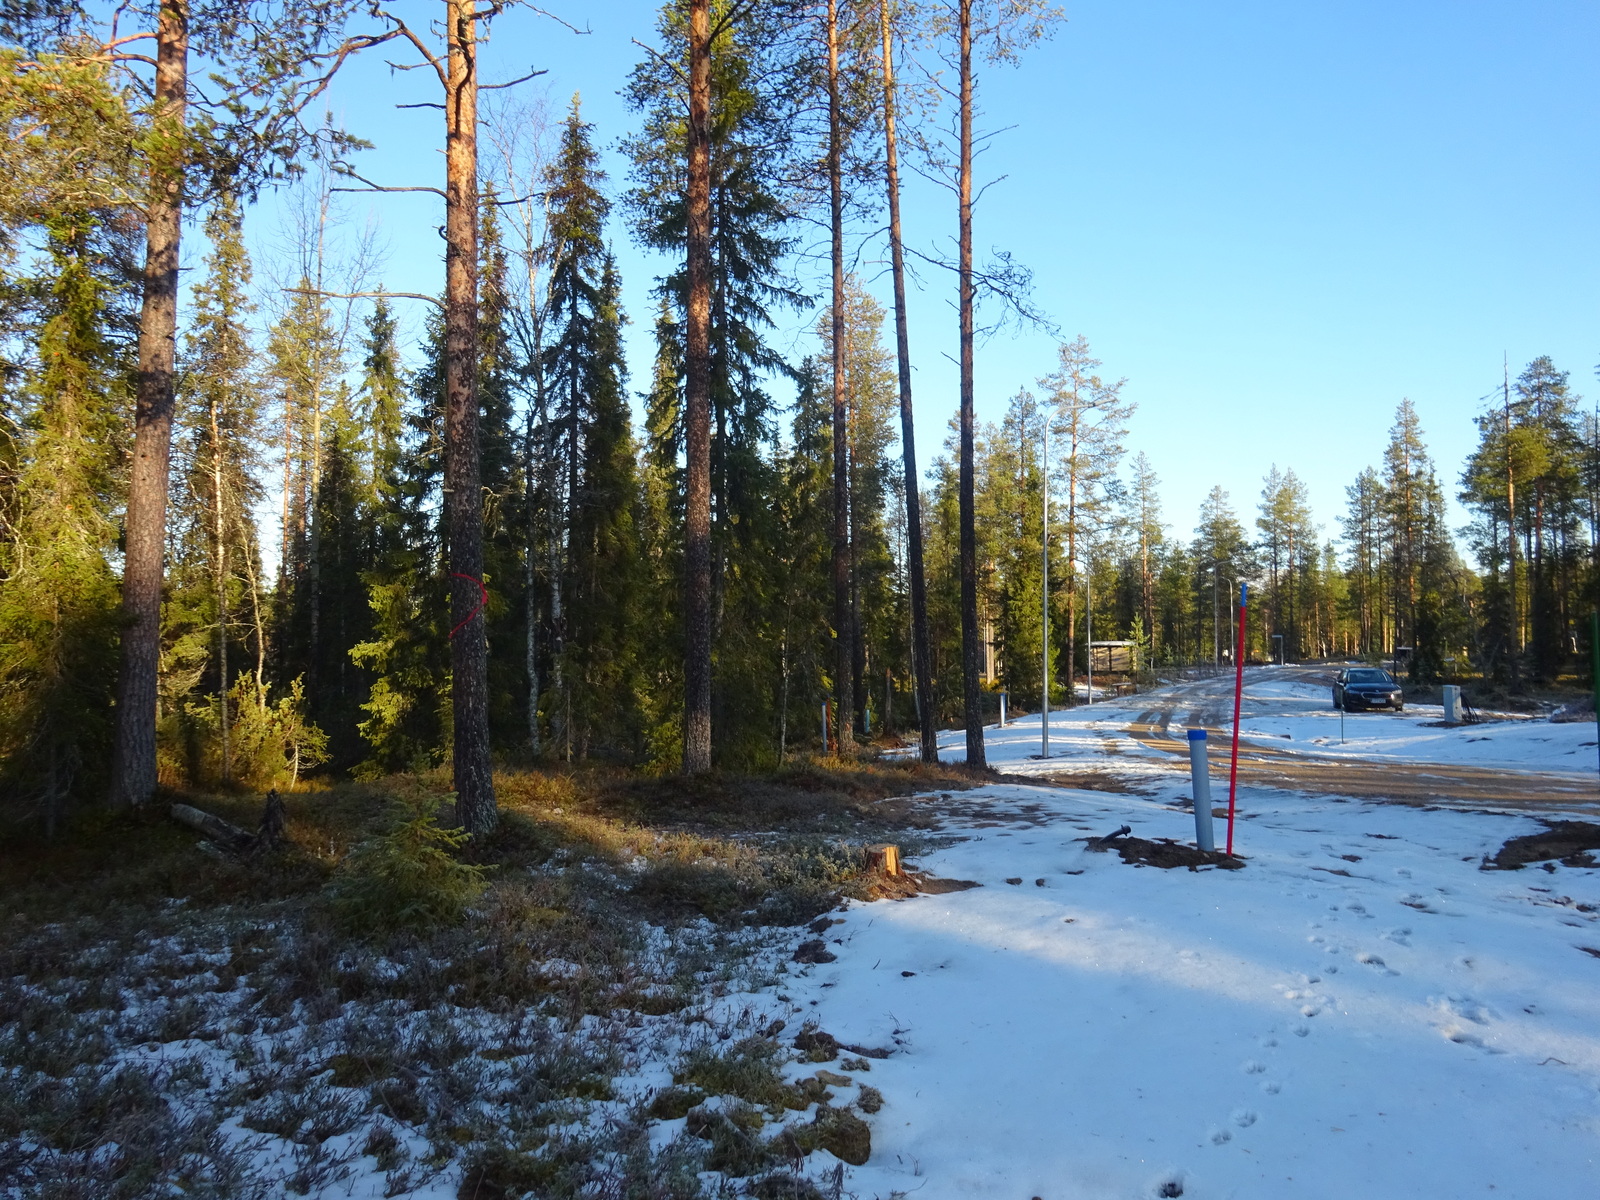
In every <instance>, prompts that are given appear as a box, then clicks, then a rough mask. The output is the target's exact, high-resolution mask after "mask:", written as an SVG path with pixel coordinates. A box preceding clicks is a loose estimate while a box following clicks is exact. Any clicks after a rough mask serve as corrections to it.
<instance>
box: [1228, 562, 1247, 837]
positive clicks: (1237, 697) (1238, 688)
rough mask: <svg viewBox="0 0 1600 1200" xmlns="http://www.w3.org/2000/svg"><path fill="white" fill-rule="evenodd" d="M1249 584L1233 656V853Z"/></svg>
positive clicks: (1243, 594) (1230, 771)
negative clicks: (1245, 617)
mask: <svg viewBox="0 0 1600 1200" xmlns="http://www.w3.org/2000/svg"><path fill="white" fill-rule="evenodd" d="M1249 599H1250V585H1249V584H1248V583H1241V584H1240V585H1239V640H1238V643H1237V645H1238V652H1237V653H1236V654H1234V656H1233V660H1234V661H1233V753H1232V755H1231V756H1230V758H1229V761H1228V854H1229V856H1230V857H1231V856H1232V855H1233V808H1234V801H1235V799H1236V798H1237V797H1238V794H1239V707H1240V704H1241V703H1242V702H1243V700H1244V614H1245V607H1246V604H1247V603H1248V602H1249Z"/></svg>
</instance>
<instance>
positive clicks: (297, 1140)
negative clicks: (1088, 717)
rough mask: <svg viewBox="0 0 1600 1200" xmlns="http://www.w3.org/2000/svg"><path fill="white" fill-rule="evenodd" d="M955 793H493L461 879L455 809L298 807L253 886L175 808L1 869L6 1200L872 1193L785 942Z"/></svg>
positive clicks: (864, 882)
mask: <svg viewBox="0 0 1600 1200" xmlns="http://www.w3.org/2000/svg"><path fill="white" fill-rule="evenodd" d="M966 782H967V780H966V777H965V776H963V775H962V774H960V773H959V771H949V770H946V771H944V772H939V773H934V772H930V771H928V770H927V769H925V768H922V767H909V768H899V767H894V766H888V765H884V764H877V763H863V764H860V765H858V766H854V767H848V768H844V767H833V766H819V765H812V764H801V765H797V766H795V767H792V768H790V769H788V770H787V771H785V772H781V773H779V774H777V775H772V776H765V777H760V778H752V779H743V778H739V777H733V776H715V777H711V778H709V779H706V780H697V781H694V782H686V781H683V780H678V779H670V780H669V779H647V778H639V777H636V776H627V775H623V774H620V773H616V774H612V773H606V772H585V773H565V772H562V773H556V772H526V773H517V774H507V775H504V776H502V777H500V778H498V779H497V784H498V787H499V794H500V797H501V803H502V814H501V816H502V819H501V822H500V825H499V828H498V829H497V831H496V832H495V834H494V835H493V837H491V838H488V839H486V840H485V841H484V842H483V843H481V844H477V845H467V844H465V843H464V842H463V840H462V839H461V837H460V835H459V833H458V832H457V831H454V830H453V829H452V828H451V821H450V808H449V801H450V796H449V793H448V783H447V781H446V780H445V779H444V778H443V777H442V776H404V777H395V778H391V779H385V780H377V781H368V782H364V783H360V784H351V785H343V786H339V787H335V788H329V789H324V790H317V791H303V792H298V793H294V794H292V795H290V796H289V797H287V802H288V814H289V820H288V828H287V841H286V844H285V846H284V847H283V848H282V849H281V850H280V851H278V852H276V853H274V854H271V855H266V856H262V857H258V858H252V857H243V858H234V857H230V856H227V855H225V854H223V853H221V852H219V851H214V850H210V849H208V848H207V847H205V846H204V845H202V844H200V843H199V840H198V838H197V836H196V835H195V834H194V833H193V832H192V831H190V830H188V829H186V828H183V827H181V826H178V825H176V824H175V823H173V822H172V821H170V820H169V819H167V816H166V812H165V803H163V804H162V805H161V806H160V807H159V808H157V807H155V806H152V808H151V809H149V810H147V811H141V812H137V813H133V814H130V815H125V816H121V817H115V818H109V817H105V816H98V817H96V818H95V819H94V820H92V821H89V822H86V823H83V824H81V825H78V826H75V827H73V828H71V829H69V830H67V831H66V832H65V833H64V834H63V835H62V836H60V837H58V838H57V839H55V840H53V841H49V842H45V841H36V840H29V839H28V838H25V837H15V838H7V839H5V843H4V848H3V849H0V879H3V883H0V887H3V888H4V894H5V898H6V902H5V904H4V906H3V907H4V912H5V914H6V915H5V917H4V918H3V919H0V1014H4V1015H3V1017H0V1022H3V1023H0V1190H6V1191H8V1192H10V1193H14V1194H24V1195H40V1196H60V1197H66V1196H95V1197H100V1196H106V1197H122V1196H127V1197H133V1196H151V1195H178V1194H184V1195H189V1194H205V1195H218V1196H223V1195H226V1196H244V1197H255V1196H261V1197H266V1196H276V1195H283V1194H291V1195H296V1194H298V1195H304V1194H311V1193H313V1192H317V1191H320V1190H322V1189H325V1188H329V1187H333V1186H338V1187H340V1188H341V1189H343V1188H348V1187H351V1186H354V1184H355V1183H356V1182H357V1181H358V1180H359V1179H362V1178H376V1179H378V1180H380V1181H381V1183H382V1189H383V1190H384V1191H386V1192H387V1194H389V1195H396V1196H398V1195H404V1194H406V1193H408V1192H410V1191H413V1190H415V1189H416V1188H418V1187H421V1186H423V1185H425V1184H427V1183H428V1182H429V1181H434V1182H437V1181H439V1180H440V1179H446V1180H450V1181H453V1182H452V1186H454V1185H456V1184H459V1186H460V1189H461V1193H460V1194H462V1195H474V1196H507V1197H512V1196H540V1197H553V1198H561V1197H577V1196H579V1195H582V1196H584V1197H599V1198H606V1197H617V1198H618V1200H621V1198H622V1197H635V1196H638V1197H652V1198H654V1197H662V1198H680V1197H681V1198H682V1200H690V1198H692V1197H698V1196H701V1195H709V1194H711V1193H714V1192H716V1191H717V1190H718V1187H719V1186H721V1185H715V1184H712V1183H708V1182H707V1180H708V1179H716V1178H722V1179H725V1180H730V1181H735V1180H736V1181H738V1182H737V1183H736V1184H734V1185H733V1186H735V1187H736V1188H748V1189H749V1190H751V1191H752V1193H753V1194H757V1195H763V1196H765V1195H768V1194H770V1195H772V1196H774V1197H776V1196H796V1197H800V1196H804V1197H807V1198H808V1200H809V1198H810V1197H812V1196H818V1195H821V1194H823V1193H824V1192H828V1193H830V1194H837V1191H836V1188H834V1189H830V1188H828V1187H827V1186H826V1183H827V1181H826V1179H823V1178H822V1176H823V1175H826V1174H827V1169H826V1168H825V1166H824V1165H823V1164H831V1163H832V1162H833V1160H832V1159H830V1158H827V1157H826V1155H824V1157H823V1158H822V1159H813V1158H812V1157H811V1156H812V1155H813V1154H815V1153H816V1152H818V1151H819V1150H827V1151H830V1152H832V1153H833V1154H834V1155H835V1156H836V1157H840V1158H845V1159H846V1161H855V1159H854V1158H852V1157H849V1156H851V1155H860V1154H862V1153H863V1150H862V1147H863V1146H864V1145H867V1144H868V1143H869V1141H870V1131H869V1129H868V1126H867V1124H866V1123H865V1121H864V1120H863V1117H862V1116H861V1115H859V1114H862V1113H871V1112H873V1111H875V1110H876V1107H877V1106H879V1105H881V1104H882V1103H883V1099H882V1097H881V1095H879V1094H878V1093H877V1092H876V1091H875V1090H874V1089H872V1088H869V1087H864V1086H855V1085H853V1084H852V1083H851V1081H850V1077H847V1076H839V1075H835V1076H832V1077H831V1080H832V1081H831V1082H830V1081H829V1080H828V1079H823V1078H821V1077H820V1073H819V1074H812V1075H804V1074H802V1072H804V1071H806V1070H815V1068H808V1067H807V1066H806V1065H805V1064H804V1063H802V1062H800V1061H798V1060H800V1059H801V1058H802V1057H803V1055H802V1054H800V1053H799V1052H797V1051H795V1050H794V1049H793V1048H791V1047H789V1046H787V1045H784V1044H782V1043H780V1042H779V1041H778V1040H777V1037H776V1027H775V1026H774V1024H773V1021H774V1014H775V1013H776V1012H777V1011H779V1010H780V1009H781V1008H782V1007H783V1003H784V1002H783V1001H780V1000H779V998H778V997H779V995H780V992H781V987H782V980H783V977H784V975H785V973H786V972H787V971H788V970H790V969H792V966H791V964H790V963H789V961H788V960H789V956H790V954H791V953H792V951H793V948H794V942H795V939H796V935H797V933H798V932H799V931H797V930H795V929H794V928H793V926H795V925H797V924H799V923H801V922H805V921H809V920H811V919H812V918H814V917H816V916H817V915H818V914H820V913H822V912H825V911H827V910H828V909H830V908H831V907H833V906H834V905H836V904H837V903H839V902H840V900H841V899H842V898H844V897H848V896H866V895H868V894H870V889H871V887H872V879H871V877H870V876H868V875H867V874H866V871H865V863H864V857H863V855H862V852H861V846H862V845H863V844H864V843H867V842H871V841H876V840H882V839H884V838H886V837H891V836H892V837H893V838H894V839H895V840H897V841H899V842H900V843H901V844H902V845H904V846H907V847H908V848H909V849H913V850H914V849H915V847H916V845H917V844H918V841H919V839H923V838H926V837H927V836H929V835H928V831H927V829H926V828H924V826H925V825H926V822H925V821H924V820H923V819H922V818H921V816H920V815H919V813H918V810H917V806H916V805H915V804H913V803H911V802H910V801H909V800H908V799H907V796H908V794H909V793H911V792H913V791H925V790H930V789H936V788H942V789H944V790H949V789H952V788H956V787H961V786H964V785H965V784H966ZM174 798H181V799H182V800H183V802H185V803H189V804H192V805H194V806H196V807H199V808H203V809H205V810H207V811H210V812H212V813H214V814H216V815H218V816H221V817H223V818H225V819H227V820H229V821H231V822H233V823H235V824H237V825H240V826H241V827H245V828H250V827H253V825H254V823H255V821H256V819H257V817H258V815H259V812H260V804H261V801H260V798H259V797H253V796H246V795H239V794H222V795H184V796H182V797H169V798H168V799H174ZM897 798H898V799H897ZM799 936H802V937H804V936H808V935H805V934H803V933H801V934H799ZM734 997H739V998H741V999H740V1002H739V1003H738V1004H736V1005H734V1006H733V1008H731V1009H730V1007H729V1004H728V1003H726V1002H724V998H726V999H730V1000H731V999H732V998H734ZM663 1068H665V1070H666V1072H667V1073H668V1074H670V1075H671V1076H672V1078H673V1079H674V1082H673V1084H672V1085H671V1086H668V1087H662V1086H660V1085H659V1079H660V1076H661V1072H662V1070H663ZM840 1080H844V1081H845V1082H844V1084H843V1085H841V1084H840V1082H839V1081H840ZM647 1081H649V1082H647ZM664 1123H677V1124H674V1125H673V1126H672V1128H673V1130H674V1132H673V1133H672V1134H671V1135H670V1136H666V1137H663V1136H661V1131H660V1129H659V1127H660V1126H662V1125H663V1124H664ZM653 1131H655V1132H653ZM863 1139H866V1140H863ZM705 1172H715V1173H716V1174H715V1175H706V1174H705ZM818 1172H821V1173H822V1174H820V1175H819V1174H818ZM813 1176H816V1179H813ZM818 1181H820V1185H821V1186H822V1187H823V1191H822V1192H819V1191H818V1190H817V1188H818V1186H819V1182H818Z"/></svg>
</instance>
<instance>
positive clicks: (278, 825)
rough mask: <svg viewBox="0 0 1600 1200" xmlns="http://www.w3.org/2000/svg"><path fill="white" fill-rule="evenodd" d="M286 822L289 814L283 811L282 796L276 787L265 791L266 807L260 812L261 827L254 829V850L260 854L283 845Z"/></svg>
mask: <svg viewBox="0 0 1600 1200" xmlns="http://www.w3.org/2000/svg"><path fill="white" fill-rule="evenodd" d="M288 823H289V815H288V813H287V812H285V811H284V807H283V797H282V796H280V795H278V789H277V788H273V789H272V790H271V791H270V792H268V793H267V804H266V808H265V809H264V810H263V811H262V813H261V828H260V829H258V830H257V831H256V839H255V846H254V847H253V849H254V851H255V852H256V853H257V854H262V853H266V852H268V851H271V850H276V849H277V848H278V847H279V846H281V845H283V833H284V828H285V826H287V825H288Z"/></svg>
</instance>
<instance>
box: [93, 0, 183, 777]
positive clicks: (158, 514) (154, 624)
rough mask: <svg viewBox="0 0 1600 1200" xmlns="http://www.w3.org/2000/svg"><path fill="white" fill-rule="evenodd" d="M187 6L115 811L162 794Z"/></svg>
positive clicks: (134, 538) (176, 42)
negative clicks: (160, 734) (164, 590)
mask: <svg viewBox="0 0 1600 1200" xmlns="http://www.w3.org/2000/svg"><path fill="white" fill-rule="evenodd" d="M188 75H189V8H188V3H187V0H161V8H160V11H159V13H158V14H157V20H156V77H155V102H156V110H157V116H156V119H157V120H158V121H159V122H161V123H162V124H163V125H166V126H168V127H169V128H170V131H171V136H170V138H168V139H166V140H165V144H164V146H163V149H162V150H161V152H160V154H159V156H158V157H157V158H156V159H155V161H153V162H152V163H151V172H150V174H151V179H150V200H149V209H148V212H147V214H146V215H147V225H146V229H145V262H144V284H143V287H144V297H143V303H142V306H141V309H140V312H139V377H138V398H137V401H136V404H135V409H134V440H133V462H132V464H131V466H130V469H129V473H128V513H127V519H126V532H125V547H124V552H123V568H122V620H123V627H122V642H121V663H120V668H119V671H118V675H117V713H116V735H115V742H114V744H113V748H112V759H111V795H110V799H111V803H112V804H114V805H133V804H143V803H144V802H145V801H146V800H148V799H150V797H151V795H152V794H153V793H154V792H155V789H156V704H157V679H158V675H159V673H160V669H161V581H162V568H163V561H162V552H163V550H164V548H165V544H166V526H167V483H168V470H169V467H170V464H171V458H172V410H173V360H174V357H175V352H176V344H177V328H178V242H179V235H180V232H181V227H182V221H183V184H184V166H185V164H184V138H183V136H182V135H183V131H184V125H185V108H186V101H187V93H188Z"/></svg>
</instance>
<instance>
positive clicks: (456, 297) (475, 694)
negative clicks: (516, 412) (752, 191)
mask: <svg viewBox="0 0 1600 1200" xmlns="http://www.w3.org/2000/svg"><path fill="white" fill-rule="evenodd" d="M473 5H474V0H446V22H447V26H446V30H445V36H446V39H447V43H448V46H449V71H448V82H447V85H446V89H445V244H446V249H445V311H444V326H445V385H444V391H445V516H446V527H447V529H448V532H449V540H450V541H449V555H448V559H447V561H448V562H449V564H450V576H451V578H450V583H451V589H450V595H451V605H450V616H451V628H452V630H454V636H453V637H452V638H451V640H450V672H451V680H450V697H451V702H452V706H453V709H454V716H455V738H454V754H455V763H454V765H455V788H456V817H457V819H458V820H459V821H460V823H461V825H462V827H463V828H464V829H466V830H467V832H469V833H471V834H473V835H474V836H481V835H483V834H486V833H488V832H489V831H490V830H491V829H493V828H494V824H495V818H496V812H495V797H494V779H493V776H492V774H491V769H490V759H489V682H488V645H487V642H486V640H485V634H484V612H483V599H482V598H483V590H482V585H483V499H482V497H481V495H480V494H479V493H480V490H481V489H480V484H479V470H478V454H479V450H478V387H477V377H478V61H477V32H478V30H477V16H476V15H475V11H474V7H473Z"/></svg>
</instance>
